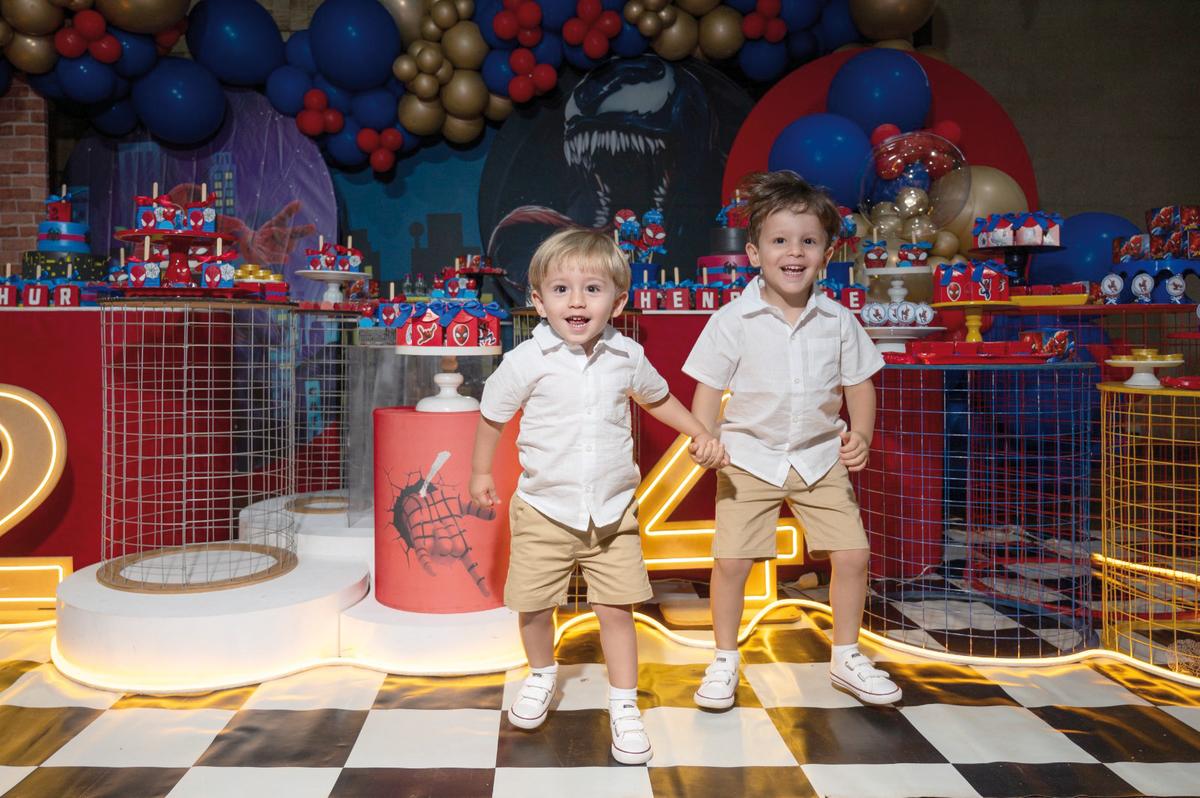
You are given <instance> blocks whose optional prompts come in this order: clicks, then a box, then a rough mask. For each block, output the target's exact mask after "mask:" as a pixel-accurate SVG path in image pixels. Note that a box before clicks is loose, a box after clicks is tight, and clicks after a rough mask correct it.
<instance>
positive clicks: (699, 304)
mask: <svg viewBox="0 0 1200 798" xmlns="http://www.w3.org/2000/svg"><path fill="white" fill-rule="evenodd" d="M720 306H721V291H720V290H719V289H717V288H697V289H696V310H716V309H717V308H718V307H720Z"/></svg>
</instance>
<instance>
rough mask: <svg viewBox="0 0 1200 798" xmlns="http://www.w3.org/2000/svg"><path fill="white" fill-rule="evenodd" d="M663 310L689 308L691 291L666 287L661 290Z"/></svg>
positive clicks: (690, 306) (690, 307)
mask: <svg viewBox="0 0 1200 798" xmlns="http://www.w3.org/2000/svg"><path fill="white" fill-rule="evenodd" d="M662 306H663V310H691V309H692V292H691V291H689V290H688V289H686V288H668V289H667V290H666V291H664V292H663V305H662Z"/></svg>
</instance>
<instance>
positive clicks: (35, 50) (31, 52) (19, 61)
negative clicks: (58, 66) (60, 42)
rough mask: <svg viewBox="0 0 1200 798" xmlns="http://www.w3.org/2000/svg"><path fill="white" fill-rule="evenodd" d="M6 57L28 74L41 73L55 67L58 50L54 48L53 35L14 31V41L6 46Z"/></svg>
mask: <svg viewBox="0 0 1200 798" xmlns="http://www.w3.org/2000/svg"><path fill="white" fill-rule="evenodd" d="M4 57H5V58H7V59H8V61H9V63H11V64H12V65H13V66H14V67H16V68H17V69H19V70H21V71H22V72H24V73H26V74H27V75H40V74H42V73H43V72H49V71H50V70H51V69H54V63H55V62H56V61H58V51H57V50H55V49H54V37H53V36H26V35H25V34H24V33H14V34H13V37H12V41H10V42H9V43H8V46H7V47H5V48H4Z"/></svg>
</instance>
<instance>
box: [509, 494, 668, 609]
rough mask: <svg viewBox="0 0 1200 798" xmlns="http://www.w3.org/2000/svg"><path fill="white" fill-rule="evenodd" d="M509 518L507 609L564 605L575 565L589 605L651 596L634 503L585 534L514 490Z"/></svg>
mask: <svg viewBox="0 0 1200 798" xmlns="http://www.w3.org/2000/svg"><path fill="white" fill-rule="evenodd" d="M508 521H509V528H510V529H512V548H511V550H510V553H509V557H508V581H507V582H505V584H504V603H505V604H506V605H507V606H508V608H509V609H512V610H516V611H517V612H537V611H538V610H544V609H549V608H551V607H557V606H558V605H560V604H562V603H563V602H564V601H566V600H567V586H568V585H569V583H570V581H571V572H572V571H574V570H575V564H576V563H578V564H579V566H580V567H581V568H582V569H583V575H584V578H585V579H586V580H587V585H588V601H589V602H590V603H592V604H615V605H624V604H637V603H639V602H642V601H648V600H649V599H650V597H651V596H652V595H654V594H653V591H651V589H650V578H649V576H647V574H646V561H645V560H644V559H643V558H642V539H641V537H640V536H639V534H638V520H637V503H636V502H633V503H631V504H630V505H629V508H628V509H627V510H625V515H624V517H623V518H622V519H621V520H620V521H618V522H617V523H615V524H612V525H610V526H607V527H601V528H596V527H595V526H593V527H591V528H590V529H588V530H587V531H586V532H583V531H580V530H578V529H571V528H570V527H569V526H565V525H563V524H560V523H559V522H557V521H555V520H553V519H551V518H547V517H546V516H545V515H542V513H541V512H539V511H538V510H537V509H536V508H534V507H532V506H530V505H529V503H528V502H526V501H525V500H524V499H522V498H521V497H520V496H517V495H516V494H513V497H512V501H511V502H509V506H508Z"/></svg>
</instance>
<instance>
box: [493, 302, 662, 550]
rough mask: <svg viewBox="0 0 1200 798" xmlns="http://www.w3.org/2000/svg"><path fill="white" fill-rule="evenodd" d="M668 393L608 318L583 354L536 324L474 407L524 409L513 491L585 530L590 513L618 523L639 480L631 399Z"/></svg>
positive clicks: (500, 412)
mask: <svg viewBox="0 0 1200 798" xmlns="http://www.w3.org/2000/svg"><path fill="white" fill-rule="evenodd" d="M669 393H670V390H669V389H668V387H667V381H666V380H664V379H663V378H662V376H661V375H660V374H659V373H658V372H657V371H655V370H654V367H653V366H652V365H650V362H649V361H648V360H646V353H645V351H644V350H643V349H642V347H641V345H640V344H638V343H637V342H636V341H634V340H632V339H630V338H627V337H625V336H624V335H621V334H620V333H619V332H617V331H616V330H615V329H613V328H612V326H611V325H610V326H608V327H606V328H605V330H604V333H603V334H602V335H601V337H600V340H599V341H598V342H597V344H596V346H595V348H594V349H593V350H592V355H591V357H588V356H587V355H585V354H584V352H583V349H582V348H581V347H577V346H570V345H568V344H567V343H566V342H565V341H563V339H562V338H560V337H559V336H558V334H557V333H555V332H554V330H553V329H552V328H551V327H550V325H549V324H546V323H545V322H543V323H541V324H539V325H538V326H537V327H535V328H534V330H533V336H532V337H531V338H530V339H529V340H527V341H525V342H523V343H521V344H520V345H518V346H517V347H515V348H514V349H513V350H512V351H511V352H509V353H508V354H506V355H505V356H504V360H503V361H502V362H501V363H500V366H499V368H497V369H496V371H495V372H493V374H492V376H491V377H489V378H488V380H487V382H486V383H485V384H484V387H483V399H482V401H481V402H480V412H481V413H482V414H483V416H484V418H487V419H489V420H491V421H496V422H501V423H503V422H507V421H509V420H510V419H511V418H512V417H513V416H514V415H515V414H516V412H517V411H518V410H521V411H522V415H521V430H520V433H519V434H518V435H517V450H518V454H519V456H520V460H521V478H520V480H519V481H518V482H517V495H519V496H520V497H521V498H522V499H524V500H525V501H526V502H528V503H529V504H530V505H532V506H533V507H535V508H537V509H538V510H539V511H541V512H542V513H543V514H545V515H547V516H549V517H550V518H553V519H554V520H555V521H558V522H559V523H561V524H565V525H566V526H569V527H571V528H572V529H580V530H586V529H587V528H588V521H589V519H590V520H591V521H592V522H593V523H594V524H595V525H596V526H607V525H609V524H612V523H615V522H616V521H619V520H620V519H621V516H622V514H623V513H624V512H625V509H626V508H627V507H628V506H629V502H630V501H631V500H632V499H633V493H634V490H635V489H636V488H637V486H638V483H639V482H640V481H641V474H640V473H639V471H638V468H637V465H636V464H635V463H634V460H633V436H632V433H631V432H630V424H629V422H630V416H629V399H630V398H631V397H632V398H634V399H636V400H637V401H638V402H640V403H643V404H653V403H654V402H658V401H660V400H662V399H664V398H665V397H666V396H667V394H669Z"/></svg>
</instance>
